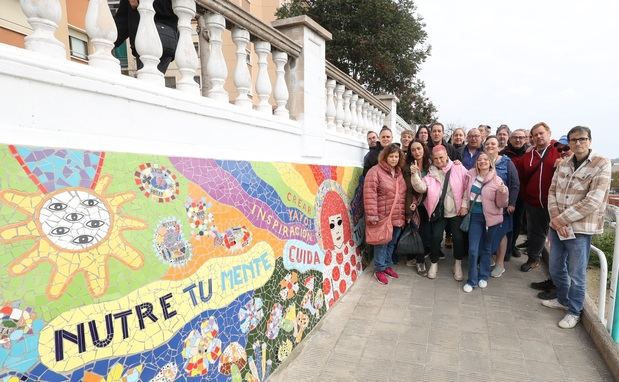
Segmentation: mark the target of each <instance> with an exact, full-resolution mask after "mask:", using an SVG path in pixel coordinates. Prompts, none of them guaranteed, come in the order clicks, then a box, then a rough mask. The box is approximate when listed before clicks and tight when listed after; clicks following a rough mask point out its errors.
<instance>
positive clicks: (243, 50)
mask: <svg viewBox="0 0 619 382" xmlns="http://www.w3.org/2000/svg"><path fill="white" fill-rule="evenodd" d="M232 40H233V41H234V44H235V45H236V67H235V69H234V85H236V90H237V91H238V93H239V95H238V96H237V97H236V100H235V101H234V103H235V104H236V105H238V106H240V107H242V108H246V109H251V108H252V103H251V99H249V92H250V90H251V75H250V73H249V68H248V67H247V44H249V32H248V31H247V30H246V29H243V28H239V27H234V28H232Z"/></svg>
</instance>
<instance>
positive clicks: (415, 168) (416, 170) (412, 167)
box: [410, 163, 419, 174]
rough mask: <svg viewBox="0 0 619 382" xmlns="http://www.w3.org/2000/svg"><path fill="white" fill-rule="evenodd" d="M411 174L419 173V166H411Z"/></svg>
mask: <svg viewBox="0 0 619 382" xmlns="http://www.w3.org/2000/svg"><path fill="white" fill-rule="evenodd" d="M410 169H411V174H416V173H417V172H419V167H417V165H416V164H415V163H413V164H411V167H410Z"/></svg>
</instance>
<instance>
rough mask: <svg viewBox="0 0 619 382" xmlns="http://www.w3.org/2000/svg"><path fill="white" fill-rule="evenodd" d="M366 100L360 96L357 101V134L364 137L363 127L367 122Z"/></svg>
mask: <svg viewBox="0 0 619 382" xmlns="http://www.w3.org/2000/svg"><path fill="white" fill-rule="evenodd" d="M364 103H365V100H364V99H363V98H361V96H359V99H358V100H357V133H359V135H363V126H365V121H364V120H363V104H364Z"/></svg>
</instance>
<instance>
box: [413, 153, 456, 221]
mask: <svg viewBox="0 0 619 382" xmlns="http://www.w3.org/2000/svg"><path fill="white" fill-rule="evenodd" d="M450 169H451V174H450V175H449V186H450V187H451V192H452V193H453V196H454V202H455V204H456V213H457V212H458V211H460V208H461V207H462V196H463V195H464V186H465V182H466V173H467V170H466V168H464V166H462V165H461V164H458V165H457V164H454V163H453V162H452V161H449V162H448V163H447V166H445V167H443V168H442V169H440V170H439V169H438V168H437V167H435V166H434V165H432V166H430V170H429V171H428V175H426V176H424V177H423V179H422V180H420V179H419V177H418V176H414V177H412V179H411V181H412V182H413V188H414V189H415V191H417V192H421V193H424V192H425V193H426V198H425V200H424V201H423V205H424V207H426V211H428V216H432V213H433V212H434V209H435V208H436V206H437V205H438V201H439V199H440V198H441V192H442V191H443V183H442V180H441V177H440V176H439V171H442V172H443V174H445V175H446V174H447V171H449V170H450Z"/></svg>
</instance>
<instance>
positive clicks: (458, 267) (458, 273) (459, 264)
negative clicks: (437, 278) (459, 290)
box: [453, 260, 463, 281]
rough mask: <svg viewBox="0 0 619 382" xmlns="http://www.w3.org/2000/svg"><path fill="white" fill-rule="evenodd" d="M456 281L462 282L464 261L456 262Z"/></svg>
mask: <svg viewBox="0 0 619 382" xmlns="http://www.w3.org/2000/svg"><path fill="white" fill-rule="evenodd" d="M453 272H454V279H455V280H456V281H462V278H463V277H462V260H456V261H455V262H454V270H453Z"/></svg>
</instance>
